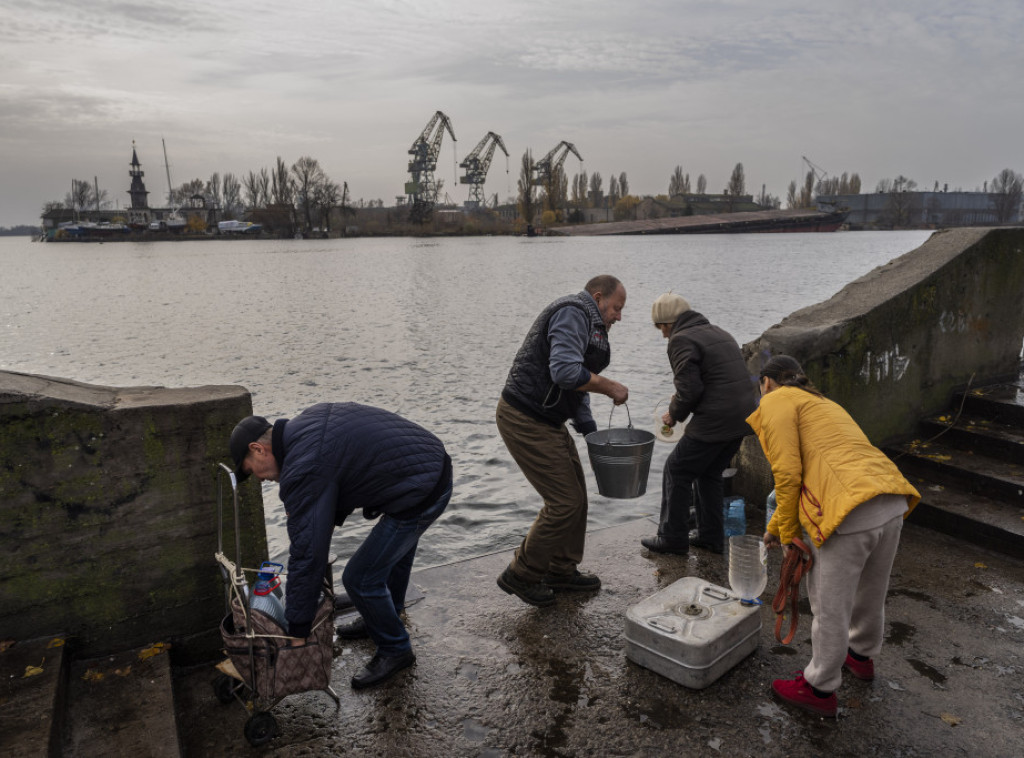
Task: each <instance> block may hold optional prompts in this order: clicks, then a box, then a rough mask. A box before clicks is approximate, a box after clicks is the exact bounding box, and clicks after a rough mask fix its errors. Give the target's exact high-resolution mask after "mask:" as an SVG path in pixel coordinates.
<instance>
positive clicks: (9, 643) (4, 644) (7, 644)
mask: <svg viewBox="0 0 1024 758" xmlns="http://www.w3.org/2000/svg"><path fill="white" fill-rule="evenodd" d="M16 644H18V643H16V642H15V641H14V640H12V639H6V640H0V653H2V652H4V651H5V650H10V649H11V648H12V647H14V646H15V645H16Z"/></svg>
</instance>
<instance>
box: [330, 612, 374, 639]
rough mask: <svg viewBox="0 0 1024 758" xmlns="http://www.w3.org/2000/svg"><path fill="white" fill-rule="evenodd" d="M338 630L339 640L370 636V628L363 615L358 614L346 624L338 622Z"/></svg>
mask: <svg viewBox="0 0 1024 758" xmlns="http://www.w3.org/2000/svg"><path fill="white" fill-rule="evenodd" d="M337 632H338V639H339V640H365V639H366V638H367V637H369V636H370V630H369V629H367V628H366V622H365V621H363V617H362V616H356V617H355V619H353V620H352V621H349V622H348V623H346V624H338V629H337Z"/></svg>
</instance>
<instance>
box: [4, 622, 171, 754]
mask: <svg viewBox="0 0 1024 758" xmlns="http://www.w3.org/2000/svg"><path fill="white" fill-rule="evenodd" d="M36 669H41V671H39V672H38V673H37V672H36ZM26 673H29V674H30V675H29V676H26ZM0 755H2V756H4V757H5V758H47V757H51V756H69V757H71V758H74V757H76V756H77V757H80V758H92V756H103V755H131V756H140V757H142V756H148V757H151V758H179V756H180V755H181V748H180V744H179V739H178V728H177V723H176V719H175V708H174V695H173V689H172V679H171V664H170V656H169V654H168V650H167V648H166V646H163V645H159V644H158V645H152V646H147V647H145V648H139V649H136V650H130V651H126V652H123V653H117V654H115V655H110V656H105V657H102V658H95V659H88V660H73V659H72V656H71V655H70V654H69V651H68V647H67V646H65V645H63V639H62V638H60V637H48V638H42V639H38V640H28V641H25V642H17V643H15V644H14V645H12V646H11V647H10V648H8V649H6V650H5V651H3V652H0Z"/></svg>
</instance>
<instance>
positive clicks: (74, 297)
mask: <svg viewBox="0 0 1024 758" xmlns="http://www.w3.org/2000/svg"><path fill="white" fill-rule="evenodd" d="M928 234H929V233H928V232H916V231H915V232H857V233H834V234H793V235H789V234H751V235H681V236H671V235H665V236H653V237H605V238H602V237H578V238H564V239H562V238H522V237H487V238H454V239H413V238H388V239H337V240H245V239H239V240H211V241H195V242H150V243H127V242H122V243H106V244H97V243H74V244H72V243H67V244H56V243H55V244H39V243H32V242H30V241H29V240H28V238H10V237H0V272H2V274H0V369H3V370H8V371H20V372H27V373H37V374H45V375H49V376H58V377H65V378H69V379H74V380H77V381H81V382H88V383H94V384H104V385H115V386H132V385H162V386H167V387H183V386H195V385H203V384H239V385H243V386H245V387H247V388H248V389H249V390H250V391H251V392H252V396H253V406H254V409H255V412H256V413H257V414H260V415H263V416H266V417H267V418H269V419H270V420H271V421H273V420H274V419H276V418H281V417H287V416H292V415H294V414H296V413H297V412H299V411H300V410H302V409H303V408H305V407H307V406H309V405H311V404H313V403H316V402H320V401H338V400H354V401H358V402H361V403H367V404H370V405H377V406H380V407H382V408H387V409H389V410H392V411H395V412H397V413H400V414H402V415H404V416H406V417H408V418H410V419H412V420H414V421H416V422H418V423H420V424H422V425H423V426H425V427H427V428H428V429H430V430H432V431H433V432H434V433H435V434H437V435H438V436H439V437H440V438H441V439H442V440H443V441H444V442H445V444H446V446H447V447H448V450H449V453H450V454H451V456H452V459H453V461H454V465H455V489H454V495H453V498H452V502H451V505H450V506H449V508H448V511H447V512H446V513H445V514H444V515H443V516H442V517H441V519H440V520H439V521H438V522H437V524H435V525H434V526H433V527H432V528H431V529H430V530H429V531H428V532H427V533H426V535H425V536H424V538H423V540H422V541H421V545H420V552H419V556H418V558H417V566H418V567H421V568H422V567H425V566H431V565H437V564H441V563H447V562H450V561H454V560H460V559H463V558H468V557H472V556H477V555H482V554H485V553H489V552H493V551H496V550H504V549H510V548H512V547H514V546H515V545H516V544H518V542H519V540H520V539H521V538H522V536H523V535H524V534H525V532H526V529H527V528H528V526H529V524H530V522H531V521H532V520H533V518H534V516H535V515H536V512H537V509H538V508H539V507H540V500H539V498H538V497H537V495H536V493H535V492H534V491H533V490H532V489H531V488H530V486H529V485H528V484H527V483H526V480H525V479H524V477H523V476H522V474H520V473H519V471H518V469H517V468H516V467H515V465H514V464H513V463H512V460H511V458H510V457H509V455H508V453H507V452H506V450H505V448H504V446H503V444H502V442H501V440H500V438H499V437H498V434H497V429H496V427H495V424H494V408H495V405H496V404H497V400H498V396H499V393H500V391H501V388H502V386H503V384H504V381H505V375H506V373H507V371H508V367H509V363H510V361H511V359H512V357H513V355H514V354H515V351H516V350H517V348H518V347H519V344H520V342H521V341H522V338H523V336H524V335H525V333H526V330H527V328H528V327H529V325H530V323H531V322H532V321H533V319H534V318H535V317H536V315H537V313H538V312H539V311H540V309H541V308H543V307H544V306H545V305H546V304H547V303H548V302H550V301H551V300H553V299H554V298H556V297H558V296H560V295H563V294H567V293H570V292H577V291H579V290H580V289H582V286H583V284H584V283H585V282H586V281H587V279H589V278H590V277H591V276H592V275H594V274H599V273H611V274H614V275H616V276H618V277H619V278H620V279H621V280H622V281H623V283H624V284H625V285H626V289H627V301H626V308H625V310H624V312H623V320H622V321H621V322H620V323H618V324H616V325H615V326H614V327H613V328H612V330H611V344H612V362H611V365H610V366H609V367H608V369H607V370H606V371H605V372H604V373H605V375H606V376H609V377H611V378H613V379H616V380H618V381H621V382H623V383H624V384H626V386H627V387H629V389H630V400H629V403H628V412H629V415H630V417H631V419H632V421H633V424H634V425H635V426H637V427H640V428H645V429H651V430H653V425H654V423H655V422H654V416H655V410H656V408H658V406H659V404H660V408H658V412H659V413H660V412H661V411H663V410H664V405H665V402H666V400H667V398H668V397H669V395H670V394H671V392H672V380H671V371H670V369H669V365H668V359H667V357H666V355H665V342H664V339H663V338H662V337H661V334H660V333H659V332H658V330H656V329H654V328H652V325H651V321H650V307H651V303H652V302H653V300H654V299H655V298H656V297H657V296H658V295H659V294H661V293H662V292H664V291H666V290H668V289H672V290H674V291H676V292H678V293H680V294H682V295H683V296H684V297H686V298H687V299H688V300H689V302H690V304H691V306H692V307H693V308H694V310H697V311H700V312H702V313H704V314H705V315H706V316H708V318H710V319H711V321H712V322H713V323H716V324H718V325H719V326H721V327H723V328H724V329H726V330H728V331H729V332H731V333H732V334H733V336H734V337H735V338H736V339H737V341H738V342H740V343H741V344H742V343H744V342H747V341H749V340H751V339H753V338H755V337H757V336H758V335H760V334H761V333H762V332H763V331H764V330H766V329H767V328H768V327H770V326H772V325H773V324H775V323H778V322H779V321H781V320H782V319H783V318H784V317H785V316H787V315H788V314H790V313H791V312H793V311H794V310H796V309H798V308H802V307H804V306H807V305H811V304H813V303H816V302H819V301H821V300H824V299H826V298H828V297H830V296H831V295H833V294H834V293H835V292H837V291H838V290H839V289H841V288H842V287H843V286H844V285H845V284H847V283H848V282H850V281H852V280H853V279H856V278H857V277H859V276H861V275H863V274H865V273H867V272H868V271H870V270H871V269H872V268H874V267H875V266H878V265H881V264H883V263H886V262H887V261H889V260H891V259H892V258H894V257H896V256H898V255H901V254H903V253H905V252H907V251H909V250H912V249H914V248H916V247H917V246H919V245H920V244H921V243H923V242H924V241H925V240H926V239H927V237H928ZM593 408H594V416H595V419H596V420H597V422H598V426H599V427H600V428H603V427H604V426H606V425H608V424H609V423H611V424H612V425H613V426H622V425H624V424H625V423H626V411H625V410H623V409H621V408H620V409H616V410H615V413H614V415H613V416H612V417H611V419H610V418H609V416H610V412H611V409H612V406H611V401H609V400H608V399H607V398H605V397H603V396H595V397H594V398H593ZM577 439H578V445H579V448H580V453H581V456H582V458H583V460H584V468H585V469H586V471H587V475H588V482H589V483H590V488H591V492H592V493H593V497H592V499H591V505H590V516H589V528H590V529H594V528H599V527H603V526H610V525H613V524H617V523H622V522H624V521H627V520H631V519H635V518H638V517H640V516H644V515H650V514H656V513H657V512H658V508H659V497H660V482H661V469H662V463H663V461H664V458H665V456H666V455H667V454H668V452H669V451H670V450H671V447H670V446H669V445H668V444H665V443H660V442H659V443H657V445H656V446H655V454H654V458H653V461H652V465H651V476H650V480H649V484H648V492H647V494H646V495H644V496H642V497H640V498H637V499H635V500H610V499H607V498H603V497H601V496H599V495H597V486H596V484H595V483H594V479H593V474H592V472H591V471H590V467H589V463H588V462H587V454H586V443H585V442H584V441H583V440H582V439H581V438H577ZM224 459H225V461H227V460H228V451H227V440H225V446H224ZM264 507H265V510H266V518H267V535H268V540H269V545H270V553H271V555H270V557H271V559H273V560H283V559H285V558H286V556H287V542H288V540H287V534H286V532H285V526H284V512H283V509H282V507H281V505H280V501H279V500H278V499H277V489H276V485H271V484H267V485H264ZM370 526H372V524H371V522H367V521H365V520H364V519H362V518H361V516H360V515H359V513H358V511H357V513H356V514H353V516H352V517H351V518H350V520H349V521H348V522H347V523H346V524H345V526H344V527H343V528H342V529H341V530H338V532H337V533H336V534H335V539H334V549H335V551H336V552H337V554H338V556H339V559H340V563H344V561H345V559H347V557H348V556H349V555H351V553H352V551H353V550H354V549H355V547H356V546H358V544H359V542H360V541H361V540H362V538H363V536H364V535H365V533H366V532H367V531H368V529H369V528H370ZM652 528H653V527H652ZM212 550H213V546H211V551H212ZM259 558H260V557H257V556H254V557H253V558H252V560H254V561H255V560H258V559H259ZM247 560H248V559H247ZM211 562H212V559H211ZM598 570H599V569H598Z"/></svg>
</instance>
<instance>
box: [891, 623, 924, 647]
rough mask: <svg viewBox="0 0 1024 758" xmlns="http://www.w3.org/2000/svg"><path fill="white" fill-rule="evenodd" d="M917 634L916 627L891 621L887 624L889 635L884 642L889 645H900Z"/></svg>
mask: <svg viewBox="0 0 1024 758" xmlns="http://www.w3.org/2000/svg"><path fill="white" fill-rule="evenodd" d="M915 634H917V627H916V626H913V625H911V624H904V623H903V622H902V621H893V622H891V623H890V624H889V633H888V634H887V635H886V636H885V641H886V642H888V643H889V644H890V645H902V644H903V643H904V642H906V641H907V640H909V639H910V638H911V637H913V636H914V635H915Z"/></svg>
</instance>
